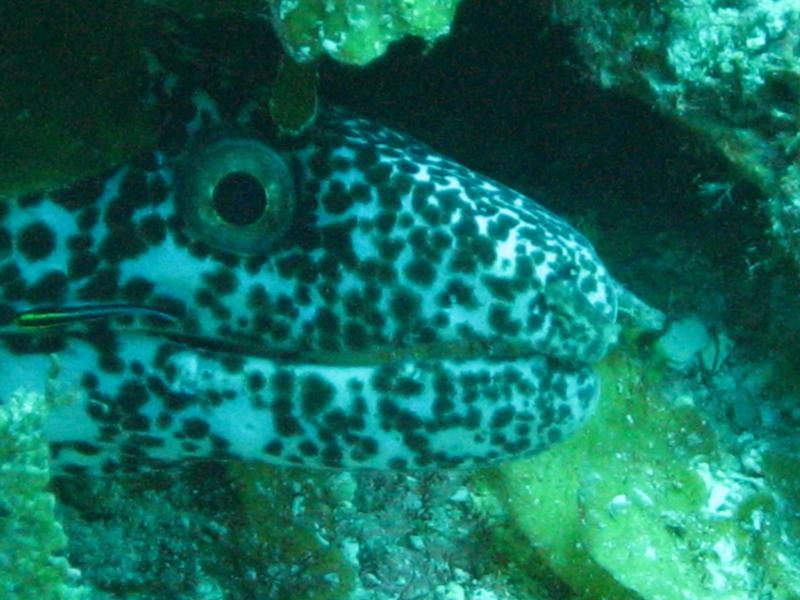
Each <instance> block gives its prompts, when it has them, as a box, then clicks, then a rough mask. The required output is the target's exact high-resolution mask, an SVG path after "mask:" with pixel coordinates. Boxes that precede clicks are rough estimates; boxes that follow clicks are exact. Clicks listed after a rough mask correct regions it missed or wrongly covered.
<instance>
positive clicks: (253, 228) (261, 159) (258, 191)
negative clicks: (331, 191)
mask: <svg viewBox="0 0 800 600" xmlns="http://www.w3.org/2000/svg"><path fill="white" fill-rule="evenodd" d="M176 194H177V202H178V207H179V209H180V211H181V214H182V215H183V217H184V219H185V220H186V223H187V225H188V227H189V229H190V230H191V232H192V233H193V234H194V235H196V236H197V237H198V238H200V239H201V240H203V241H204V242H205V243H207V244H208V245H209V246H213V247H214V248H217V249H219V250H225V251H227V252H235V253H237V254H259V253H263V252H266V251H267V250H269V248H270V247H271V246H272V245H273V244H274V243H275V242H276V241H277V240H279V239H280V237H281V236H282V235H283V234H284V233H285V232H286V229H287V228H288V227H289V225H290V224H291V222H292V217H293V215H294V209H295V198H294V189H293V186H292V178H291V175H290V173H289V168H288V166H287V165H286V162H285V161H284V159H283V158H282V157H281V156H280V155H279V154H278V153H277V152H275V151H274V150H273V149H272V148H270V147H269V146H267V145H266V144H264V143H263V142H261V141H259V140H255V139H248V138H232V139H224V140H219V141H216V142H212V143H210V144H208V145H205V146H202V147H199V148H196V149H194V150H193V151H191V152H190V153H189V154H188V156H186V157H185V158H184V160H183V162H182V164H181V166H180V168H179V170H178V173H177V185H176Z"/></svg>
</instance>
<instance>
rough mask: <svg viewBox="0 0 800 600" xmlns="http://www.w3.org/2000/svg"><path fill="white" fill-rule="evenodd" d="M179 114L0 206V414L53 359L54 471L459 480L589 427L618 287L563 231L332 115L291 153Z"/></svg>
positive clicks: (197, 100)
mask: <svg viewBox="0 0 800 600" xmlns="http://www.w3.org/2000/svg"><path fill="white" fill-rule="evenodd" d="M178 112H179V113H180V114H179V115H177V116H175V117H174V126H173V127H172V128H169V130H168V131H167V133H165V136H164V140H163V143H161V144H159V146H158V147H157V148H155V149H154V150H153V151H151V152H147V153H145V154H144V155H142V156H140V157H138V158H137V159H136V160H133V161H131V162H130V163H128V164H125V165H123V166H121V167H120V168H118V169H116V170H115V171H114V172H113V173H111V174H110V175H109V176H107V177H105V178H99V179H93V180H90V181H86V182H83V183H81V184H79V185H76V186H74V187H72V188H70V189H66V190H63V191H59V192H54V193H47V194H37V195H31V196H26V197H21V198H17V199H14V200H11V201H7V202H3V203H2V204H0V365H1V368H2V372H3V378H2V381H0V397H7V396H8V395H9V394H11V393H13V392H14V391H15V390H17V389H19V388H23V389H29V390H30V389H33V390H42V391H44V390H45V379H46V373H48V372H49V371H50V370H51V367H52V366H53V365H56V366H57V376H56V377H55V380H54V384H53V382H51V386H50V387H49V388H48V389H49V390H50V391H51V392H52V390H56V393H60V394H70V393H72V392H76V400H75V401H74V402H71V403H69V404H68V405H66V406H62V407H60V408H58V409H56V410H55V411H54V412H53V413H52V414H51V416H50V418H49V420H48V422H47V424H46V435H47V436H48V438H49V440H50V443H51V446H52V449H53V456H54V460H55V462H56V464H57V465H58V466H59V467H60V468H61V469H63V470H64V471H66V472H74V473H80V472H90V473H91V472H96V473H114V472H118V471H131V470H137V469H140V468H142V467H158V466H160V465H164V464H169V463H172V462H174V461H177V460H182V459H186V458H190V457H212V458H213V457H217V458H222V459H230V458H241V459H255V460H263V461H268V462H273V463H281V464H296V465H310V466H322V467H332V468H359V467H360V468H377V469H395V468H418V467H456V466H467V465H474V464H479V463H484V462H487V461H492V460H499V459H503V458H507V457H511V456H518V455H521V454H525V453H531V452H534V451H536V450H539V449H542V448H544V447H546V446H548V445H550V444H552V443H554V442H557V441H558V440H560V439H562V438H564V437H566V436H568V435H570V434H571V433H573V432H574V431H575V430H576V429H577V428H578V427H580V425H581V424H582V423H583V422H584V421H585V420H586V419H587V418H588V417H589V415H591V413H592V410H593V407H594V405H595V403H596V402H597V399H598V393H599V391H598V382H597V379H596V376H595V375H594V373H593V370H592V366H591V365H592V363H594V362H596V361H597V360H599V359H600V358H601V357H602V356H603V355H604V354H605V352H606V351H607V349H608V347H609V345H610V344H612V343H613V342H614V340H615V336H616V329H617V325H616V322H617V313H618V301H619V296H620V293H621V291H620V288H619V286H618V284H616V282H615V281H614V280H613V279H612V278H611V277H610V276H609V274H608V272H607V270H606V268H605V267H604V266H603V264H602V262H601V261H600V260H599V259H598V257H597V255H596V254H595V251H594V250H593V248H592V247H591V245H590V244H589V242H587V240H586V239H585V238H584V237H583V236H582V235H580V234H579V233H578V232H576V231H575V230H574V229H573V228H572V227H570V226H569V225H568V224H567V223H565V222H564V221H563V220H561V219H560V218H558V217H556V216H554V215H553V214H551V213H550V212H548V211H547V210H545V209H544V208H542V207H541V206H539V205H538V204H536V203H535V202H534V201H533V200H531V199H529V198H527V197H525V196H523V195H521V194H519V193H517V192H515V191H513V190H511V189H509V188H507V187H505V186H503V185H501V184H499V183H497V182H495V181H493V180H491V179H488V178H486V177H483V176H481V175H478V174H476V173H474V172H472V171H471V170H469V169H467V168H465V167H463V166H461V165H459V164H456V163H454V162H452V161H450V160H448V159H446V158H444V157H442V156H440V155H438V154H436V153H435V152H434V151H432V150H431V149H429V148H428V147H426V146H425V145H423V144H421V143H419V142H416V141H414V140H413V139H411V138H409V137H407V136H405V135H402V134H400V133H397V132H394V131H392V130H389V129H386V128H384V127H382V126H380V125H377V124H375V123H373V122H370V121H367V120H364V119H361V118H357V117H354V116H352V115H350V114H348V113H346V112H344V111H342V110H339V109H335V108H323V109H321V112H320V114H319V117H318V119H317V121H316V123H315V125H314V126H313V127H312V128H311V129H310V130H309V131H307V132H306V133H304V134H303V135H302V136H300V137H299V138H293V139H288V138H286V139H284V138H282V137H281V136H279V135H277V134H276V133H275V128H274V127H272V126H271V125H270V124H269V122H268V121H269V120H268V117H266V116H265V115H264V113H263V111H261V110H260V109H258V108H254V107H252V106H249V107H243V108H241V109H240V110H237V111H235V113H231V112H230V111H228V112H226V111H225V110H223V107H220V105H219V103H218V102H217V100H216V99H214V98H212V97H210V96H209V95H207V94H205V93H203V92H200V91H196V92H193V94H192V95H191V97H190V98H187V99H186V101H185V102H184V103H183V104H182V105H181V109H180V111H178Z"/></svg>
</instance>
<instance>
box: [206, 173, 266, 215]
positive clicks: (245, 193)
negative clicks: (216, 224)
mask: <svg viewBox="0 0 800 600" xmlns="http://www.w3.org/2000/svg"><path fill="white" fill-rule="evenodd" d="M213 201H214V210H216V211H217V214H218V215H219V216H220V217H222V218H223V219H225V220H226V221H227V222H228V223H230V224H231V225H250V224H251V223H255V222H256V221H258V219H259V218H260V217H261V215H263V214H264V209H265V208H266V206H267V195H266V193H264V186H263V185H261V183H260V182H259V181H258V179H256V178H255V177H253V176H252V175H250V174H248V173H231V174H230V175H226V176H225V177H223V178H222V179H221V180H220V182H219V183H218V184H217V187H215V188H214V197H213Z"/></svg>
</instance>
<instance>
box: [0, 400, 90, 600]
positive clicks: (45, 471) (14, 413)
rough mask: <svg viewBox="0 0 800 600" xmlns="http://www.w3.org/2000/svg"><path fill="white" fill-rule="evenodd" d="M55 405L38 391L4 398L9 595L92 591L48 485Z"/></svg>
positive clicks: (1, 496)
mask: <svg viewBox="0 0 800 600" xmlns="http://www.w3.org/2000/svg"><path fill="white" fill-rule="evenodd" d="M50 408H51V403H50V402H49V401H47V400H46V399H45V398H44V397H42V396H41V395H38V394H34V393H22V392H20V393H17V394H15V395H13V396H12V397H11V398H9V399H8V400H7V401H6V402H5V403H0V596H2V597H3V598H4V599H6V600H73V599H79V598H88V597H89V595H88V590H87V589H86V588H84V587H79V586H77V585H76V583H75V582H76V580H77V579H78V577H79V575H80V573H79V572H78V571H76V570H75V569H73V568H72V567H71V566H70V564H69V563H68V562H67V559H66V558H65V557H64V556H63V551H64V548H65V546H66V543H67V538H66V536H65V534H64V530H63V529H62V527H61V524H60V522H59V520H58V518H57V517H56V514H55V497H54V496H53V494H52V493H50V492H49V491H48V490H47V485H48V483H49V481H50V467H49V463H50V450H49V447H48V444H47V442H46V440H45V439H44V436H43V434H42V426H43V424H44V420H45V417H46V416H47V414H48V412H49V411H50Z"/></svg>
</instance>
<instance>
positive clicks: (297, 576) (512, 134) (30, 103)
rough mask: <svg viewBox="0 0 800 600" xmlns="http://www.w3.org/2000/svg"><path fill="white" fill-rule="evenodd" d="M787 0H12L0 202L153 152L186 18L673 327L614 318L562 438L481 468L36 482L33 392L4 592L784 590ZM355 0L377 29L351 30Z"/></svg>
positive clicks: (790, 360)
mask: <svg viewBox="0 0 800 600" xmlns="http://www.w3.org/2000/svg"><path fill="white" fill-rule="evenodd" d="M792 4H793V3H791V2H778V1H770V2H767V1H765V2H712V1H708V2H696V3H692V4H691V6H688V7H687V6H685V5H684V3H681V2H664V3H659V5H658V6H655V5H651V4H650V3H640V2H629V3H604V2H569V1H566V0H564V1H561V2H554V3H550V2H534V1H523V0H518V1H510V0H498V1H496V2H483V1H478V0H473V1H471V0H462V2H460V3H457V2H448V1H446V0H440V1H435V0H429V1H427V2H423V1H420V2H391V1H389V0H386V1H384V2H377V1H376V2H374V3H370V2H350V1H349V0H340V1H332V2H313V1H310V0H309V1H307V2H303V1H298V2H280V1H278V0H275V1H273V2H267V3H265V2H256V1H250V2H247V1H242V2H230V3H226V4H225V6H219V5H217V4H216V3H208V2H191V1H189V0H182V1H178V0H175V1H172V2H169V1H165V2H147V3H139V2H129V3H128V2H121V3H114V4H113V6H107V7H106V6H99V5H96V4H95V3H92V2H87V1H79V2H44V3H34V4H33V5H31V4H30V3H23V2H7V3H4V5H3V6H2V7H1V8H0V37H1V38H2V42H0V44H2V46H0V56H2V57H3V60H2V62H0V77H2V79H0V91H1V92H2V94H3V96H2V99H0V143H1V144H2V148H4V151H3V152H2V153H0V171H2V173H3V175H2V177H0V195H4V196H7V197H17V196H23V195H25V194H29V193H32V192H35V191H39V190H42V189H55V188H62V187H69V186H70V185H72V184H74V183H75V182H77V181H81V180H83V179H86V178H87V177H93V176H101V175H102V174H103V173H104V172H105V171H107V170H108V169H109V168H111V167H112V166H114V165H116V164H118V163H120V162H122V161H124V160H126V159H128V158H129V157H131V156H133V155H135V154H136V152H137V151H139V150H141V149H143V148H147V147H148V146H150V145H152V144H153V142H154V140H155V138H156V137H157V136H158V135H159V132H158V131H157V125H156V121H157V119H154V118H153V115H152V113H151V109H150V108H148V106H147V103H146V102H144V101H143V100H142V98H141V96H142V89H143V83H142V82H143V79H144V78H145V75H144V70H143V69H144V64H143V63H144V60H143V59H142V57H141V50H142V48H145V47H147V46H148V45H149V44H154V43H160V42H159V40H168V39H170V38H171V37H172V36H175V37H179V38H180V39H181V40H183V41H186V40H190V41H191V46H192V48H193V50H192V51H193V52H195V54H194V57H195V58H194V59H193V64H194V65H195V66H196V68H197V70H198V72H201V73H202V74H203V77H202V79H205V80H208V81H214V80H215V74H216V73H220V74H223V73H224V74H225V77H226V78H228V79H229V80H233V81H236V82H237V86H236V87H235V90H236V92H235V93H237V94H252V95H253V97H254V98H263V100H262V101H263V103H265V104H269V105H270V106H271V108H272V110H273V112H274V115H278V114H281V115H284V117H283V118H285V124H286V127H287V128H288V129H290V130H291V129H292V128H297V129H302V128H303V127H306V126H310V127H313V123H312V124H311V125H308V122H309V121H310V120H311V119H313V113H314V108H313V107H314V103H315V102H316V99H317V97H318V98H320V99H321V100H322V101H324V102H328V103H331V104H336V105H340V106H344V107H346V108H348V109H350V110H352V111H353V112H355V113H357V114H360V115H363V116H365V117H368V118H370V119H373V120H375V121H378V122H381V123H383V124H386V125H388V126H390V127H392V128H394V129H397V130H400V131H405V132H407V133H409V134H411V135H413V136H414V137H416V138H418V139H419V140H421V141H423V142H425V143H426V144H428V145H430V146H431V147H433V148H434V149H435V150H436V151H437V152H439V153H441V154H442V155H444V156H447V157H449V158H452V159H453V160H455V161H456V162H458V163H460V164H462V165H465V166H467V167H469V168H471V169H473V170H475V171H477V172H479V173H482V174H485V175H487V176H489V177H491V178H492V179H494V180H496V181H499V182H502V183H503V184H506V185H508V186H510V187H511V188H514V189H516V190H518V191H520V192H522V193H523V194H525V195H527V196H530V197H531V198H534V199H535V200H536V201H537V202H540V203H541V204H542V205H543V206H545V207H547V208H548V209H549V210H552V211H553V212H554V213H556V214H558V215H560V216H561V217H563V218H564V219H565V220H566V221H568V222H569V223H570V224H571V225H572V226H574V227H575V228H576V229H577V230H579V231H580V232H582V233H583V234H584V235H585V236H586V237H587V238H588V239H589V240H590V241H591V243H592V244H593V245H594V247H595V248H596V250H597V253H598V255H599V256H600V257H601V258H602V260H603V261H604V263H605V264H606V266H607V267H608V268H609V270H610V271H611V272H612V273H613V274H614V275H615V277H616V278H617V279H618V280H619V281H620V282H621V283H622V284H623V285H624V286H625V287H626V288H628V289H630V290H632V291H634V292H635V293H636V294H637V295H638V296H639V297H640V298H642V299H643V300H644V301H646V302H647V303H648V304H649V305H651V306H653V307H656V308H658V309H659V310H661V311H663V312H664V313H665V314H666V315H667V324H666V325H665V327H664V329H663V330H662V331H659V332H655V333H654V332H645V333H642V332H639V331H636V330H635V327H633V328H629V329H627V330H623V332H622V334H621V335H620V340H619V342H618V344H617V346H616V348H615V349H614V350H613V351H612V352H611V353H610V354H609V355H608V356H607V357H606V358H605V359H604V360H603V361H602V362H601V363H600V364H599V365H597V370H598V372H599V374H600V378H601V382H602V395H601V399H600V404H599V407H598V409H597V412H596V414H595V415H594V416H593V417H592V418H591V420H590V421H589V423H588V424H587V425H586V426H585V427H584V428H583V429H582V430H581V431H579V432H578V433H577V434H576V435H574V436H573V437H571V438H569V439H567V440H565V441H563V442H560V443H558V444H556V445H554V446H552V447H551V448H549V449H547V450H546V451H544V452H542V453H540V454H536V455H534V456H532V457H529V458H524V459H519V460H513V461H508V462H504V463H501V464H499V465H496V466H491V467H487V468H483V469H474V470H444V469H441V470H426V471H413V470H412V471H407V472H406V471H397V472H363V471H318V470H306V469H301V468H282V467H273V466H266V465H260V464H249V463H230V462H210V461H209V462H192V463H188V464H186V465H182V466H179V467H175V468H171V469H167V470H163V471H155V472H145V473H142V474H139V475H129V476H121V477H113V478H111V477H109V478H103V477H92V478H88V479H87V478H70V477H56V478H53V479H51V477H50V474H49V466H48V449H47V444H46V442H45V441H44V439H43V437H42V434H41V430H42V424H43V421H44V420H45V419H46V413H47V411H48V410H49V409H50V403H51V402H53V401H54V400H53V399H50V398H41V397H39V396H37V395H36V394H33V393H24V392H20V393H19V394H17V395H15V396H14V397H13V398H9V399H5V400H6V401H5V402H4V403H3V404H1V405H0V460H1V461H2V463H0V464H2V469H0V596H2V597H3V598H9V599H14V600H16V599H25V598H98V599H111V598H141V599H148V598H186V599H223V598H225V599H227V598H232V599H239V598H241V599H262V598H263V599H270V598H278V599H282V598H287V599H298V600H305V599H320V600H322V599H335V598H345V599H365V600H367V599H370V600H371V599H376V600H377V599H395V598H397V599H404V600H409V599H415V598H420V599H422V598H436V599H441V600H460V599H480V600H491V599H498V600H503V599H561V598H591V599H594V598H597V599H601V598H608V599H616V598H620V599H627V598H630V599H638V598H641V599H647V600H650V599H652V600H656V599H665V600H670V599H673V598H674V599H677V598H682V599H694V598H697V599H702V598H725V599H728V598H730V599H739V598H741V599H750V598H759V599H765V598H772V599H783V598H785V599H791V598H800V556H799V555H798V535H800V531H798V526H799V525H800V523H799V522H798V510H797V506H798V504H797V503H798V499H800V479H798V467H800V459H798V456H800V454H798V446H799V445H800V444H798V439H797V434H796V432H797V428H798V423H800V409H799V408H798V394H799V393H800V387H799V386H800V376H799V375H800V371H798V369H800V353H798V340H799V339H800V294H798V292H799V291H800V289H799V288H800V285H799V284H798V281H799V280H798V273H797V263H796V257H797V256H798V252H797V247H798V246H800V244H798V242H797V236H798V232H799V231H800V229H797V221H795V219H796V218H797V212H798V211H797V205H798V204H800V192H798V190H800V183H798V181H799V180H798V179H797V177H798V171H797V166H796V163H797V158H798V156H797V155H798V149H800V144H797V143H796V140H797V139H798V135H800V134H798V122H800V114H799V113H798V110H799V109H798V107H800V102H798V101H800V77H799V76H798V75H799V74H800V67H798V66H797V65H796V64H794V63H793V62H792V61H793V60H795V57H796V56H797V52H798V44H800V42H798V40H800V10H798V9H797V8H796V7H793V5H792ZM395 5H396V6H395ZM359 6H360V7H361V8H360V9H359V10H360V11H361V12H360V13H359V15H360V18H361V20H362V22H366V23H375V24H374V25H373V26H371V27H363V28H361V29H360V30H358V31H357V32H355V33H353V32H350V31H349V30H347V24H348V23H352V22H353V19H350V20H348V19H347V18H344V17H342V15H345V16H346V15H348V14H349V13H348V12H347V11H349V10H355V9H357V8H358V7H359ZM364 7H366V9H365V8H364ZM369 9H372V12H370V10H369ZM365 11H366V14H365ZM403 11H407V12H403ZM370 18H372V19H374V21H370ZM451 18H452V19H453V20H452V24H451V23H450V20H451ZM275 31H277V32H278V34H279V37H276V35H275ZM309 32H311V33H309ZM405 33H412V34H416V35H417V37H411V38H407V37H403V35H404V34H405ZM328 36H330V37H331V38H335V39H336V40H337V43H326V39H327V38H328ZM359 36H362V37H359ZM370 36H374V37H370ZM400 38H402V39H400ZM426 38H427V39H426ZM395 39H398V41H396V42H394V43H392V44H391V45H389V42H392V41H393V40H395ZM350 40H353V41H352V42H350ZM338 42H341V43H338ZM284 53H285V54H286V55H287V56H292V57H293V58H294V60H295V61H296V63H297V64H298V65H300V66H298V67H297V70H296V71H294V72H291V68H287V69H289V74H288V75H286V74H285V73H286V70H284V71H281V70H279V68H278V64H279V62H280V60H281V55H282V54H284ZM309 61H315V62H309ZM284 64H286V62H284ZM309 64H312V65H313V66H312V67H311V68H310V69H309V67H308V65H309ZM303 65H305V67H303ZM281 73H282V74H281ZM309 73H310V74H309ZM281 78H282V79H281ZM287 78H288V79H287ZM317 78H318V79H317ZM276 81H277V82H278V83H275V82H276ZM287 81H288V83H286V82H287ZM282 84H285V85H286V87H285V88H283V87H281V85H282ZM265 86H266V87H267V88H268V89H269V90H270V91H269V92H267V93H265V92H264V91H263V90H264V87H265ZM287 90H288V91H287ZM281 111H284V112H281ZM293 111H294V112H293ZM41 375H42V378H43V379H44V378H46V377H47V373H42V374H41ZM55 401H61V400H60V399H58V400H55Z"/></svg>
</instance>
